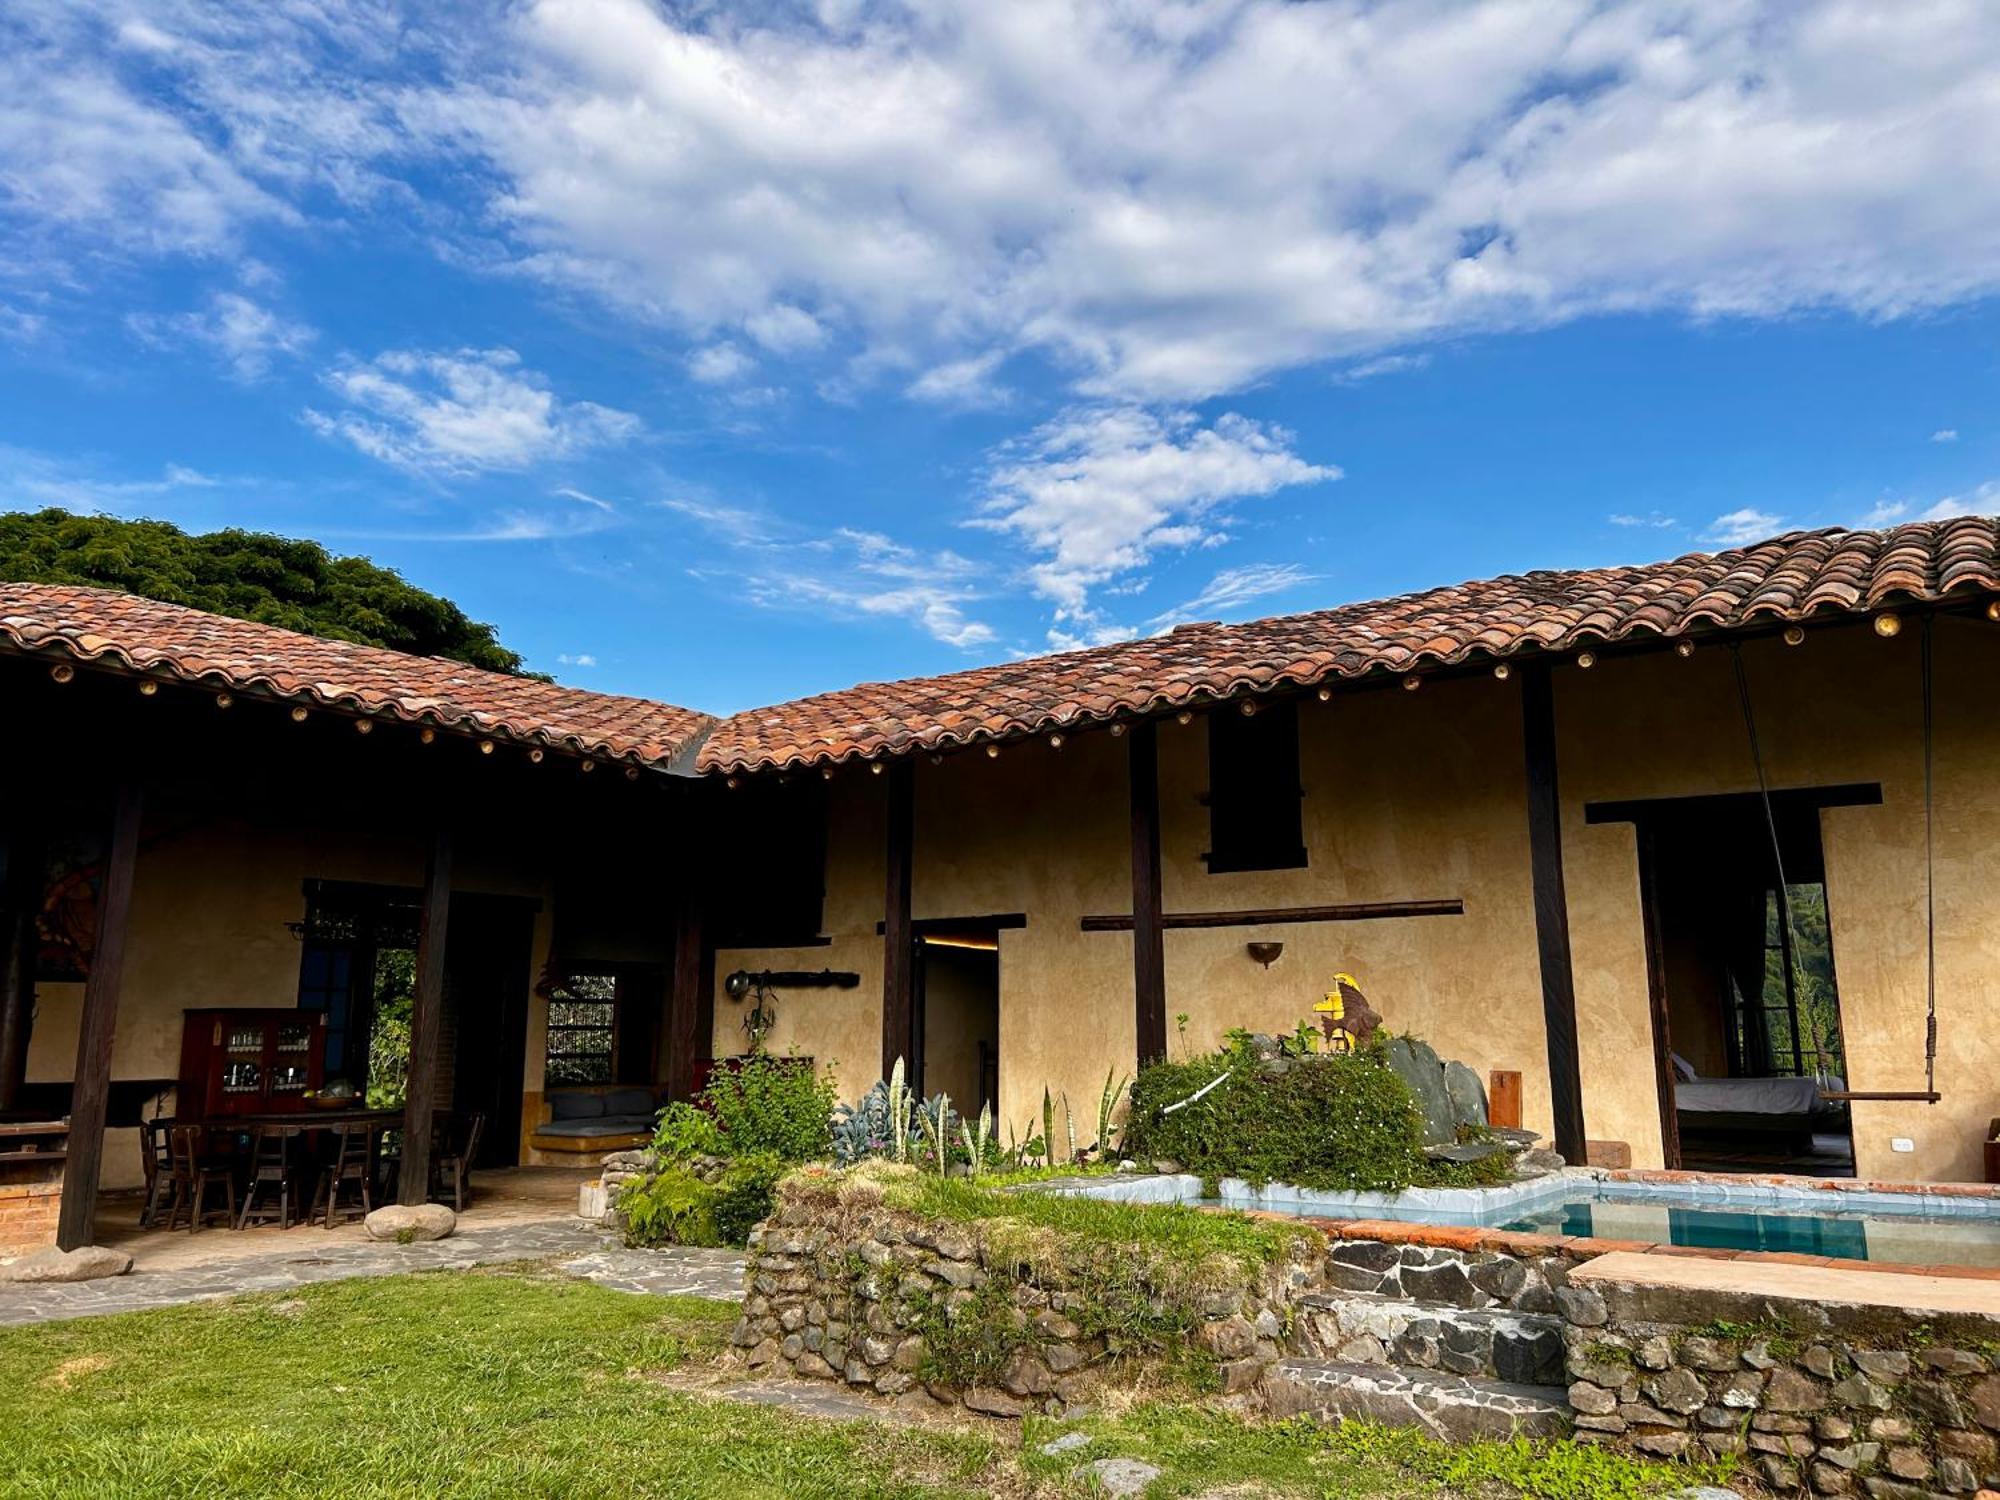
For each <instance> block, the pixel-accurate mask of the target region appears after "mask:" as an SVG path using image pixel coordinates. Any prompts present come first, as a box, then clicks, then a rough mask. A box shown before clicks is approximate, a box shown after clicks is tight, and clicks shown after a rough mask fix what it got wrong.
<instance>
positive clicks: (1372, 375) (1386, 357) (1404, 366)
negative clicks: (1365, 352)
mask: <svg viewBox="0 0 2000 1500" xmlns="http://www.w3.org/2000/svg"><path fill="white" fill-rule="evenodd" d="M1430 362H1431V357H1430V355H1428V354H1422V353H1419V354H1378V355H1377V356H1376V357H1375V358H1373V359H1364V360H1359V361H1357V362H1356V363H1354V364H1351V365H1348V366H1347V367H1346V368H1345V369H1342V370H1339V371H1336V372H1335V374H1334V377H1333V378H1334V382H1335V383H1336V384H1338V385H1360V384H1361V383H1362V382H1363V381H1368V380H1375V379H1377V378H1379V377H1381V376H1383V375H1409V374H1413V373H1415V372H1416V371H1418V370H1422V369H1427V368H1429V366H1430Z"/></svg>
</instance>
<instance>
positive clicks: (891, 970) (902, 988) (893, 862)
mask: <svg viewBox="0 0 2000 1500" xmlns="http://www.w3.org/2000/svg"><path fill="white" fill-rule="evenodd" d="M887 779H888V782H889V810H888V841H887V842H888V856H889V858H888V883H887V887H886V889H885V890H884V892H883V897H882V1076H883V1077H884V1078H887V1077H888V1076H889V1073H890V1070H891V1069H893V1068H894V1067H895V1066H896V1059H897V1058H899V1057H900V1058H902V1059H904V1065H905V1067H906V1068H907V1069H909V1070H910V1071H911V1072H912V1074H914V1073H915V1072H917V1071H918V1070H920V1069H921V1067H922V1064H923V1059H921V1058H918V1057H912V1056H911V1055H910V1052H911V1044H912V1040H913V1038H914V1037H915V1035H916V1002H915V994H916V959H917V945H916V937H915V935H914V933H913V932H912V931H911V928H910V861H911V854H912V844H913V842H914V838H915V828H916V801H917V798H916V767H915V765H913V764H912V763H911V762H910V761H908V760H899V761H895V762H893V763H891V765H890V767H889V770H888V777H887Z"/></svg>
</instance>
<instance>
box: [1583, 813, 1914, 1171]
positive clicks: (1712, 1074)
mask: <svg viewBox="0 0 2000 1500" xmlns="http://www.w3.org/2000/svg"><path fill="white" fill-rule="evenodd" d="M1853 791H1854V789H1851V788H1829V789H1812V788H1808V789H1804V790H1799V791H1787V792H1778V793H1774V794H1773V795H1772V797H1771V802H1770V811H1769V815H1768V817H1767V815H1766V810H1765V806H1764V803H1763V801H1762V799H1761V798H1759V797H1756V796H1742V795H1727V796H1716V797H1688V798H1674V799H1671V800H1663V801H1659V802H1648V803H1627V804H1621V805H1620V808H1619V810H1618V811H1619V815H1620V817H1621V818H1630V820H1631V821H1632V822H1633V823H1634V824H1635V825H1636V828H1637V833H1638V850H1639V865H1640V890H1641V897H1642V905H1643V908H1644V920H1645V924H1646V962H1647V971H1648V974H1647V978H1648V988H1649V991H1650V1000H1651V1007H1652V1017H1653V1035H1654V1046H1655V1059H1654V1060H1655V1071H1656V1074H1657V1078H1658V1087H1659V1092H1660V1109H1661V1136H1662V1140H1663V1142H1664V1145H1665V1155H1666V1162H1667V1165H1668V1166H1670V1167H1687V1168H1690V1169H1699V1170H1703V1171H1722V1172H1730V1171H1741V1172H1773V1171H1779V1172H1809V1173H1814V1174H1818V1175H1824V1176H1840V1175H1849V1174H1851V1173H1852V1172H1853V1170H1854V1153H1853V1140H1852V1132H1851V1125H1850V1122H1849V1115H1848V1109H1847V1106H1846V1104H1845V1103H1844V1102H1842V1101H1840V1100H1839V1099H1837V1098H1829V1097H1828V1096H1830V1095H1840V1094H1844V1093H1845V1091H1846V1087H1847V1085H1846V1073H1847V1064H1846V1056H1845V1048H1844V1042H1843V1038H1842V1033H1841V1019H1840V992H1839V985H1838V981H1837V976H1836V973H1835V967H1834V955H1833V942H1832V930H1831V925H1830V922H1829V920H1828V909H1827V891H1826V871H1825V860H1824V855H1823V851H1822V847H1821V841H1820V825H1819V818H1820V811H1821V809H1822V808H1823V807H1825V806H1828V805H1833V804H1834V803H1835V802H1847V801H1853V800H1857V799H1856V798H1855V797H1853V796H1850V795H1845V794H1847V793H1851V792H1853ZM1877 795H1878V796H1879V793H1878V794H1877ZM1602 813H1603V810H1602V809H1592V810H1591V815H1592V817H1593V820H1594V821H1609V820H1610V819H1609V817H1607V816H1603V815H1601V814H1602Z"/></svg>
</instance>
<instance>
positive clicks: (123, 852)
mask: <svg viewBox="0 0 2000 1500" xmlns="http://www.w3.org/2000/svg"><path fill="white" fill-rule="evenodd" d="M144 802H145V799H144V797H143V795H142V794H141V793H140V790H139V788H138V786H137V785H136V784H134V783H132V782H126V783H124V784H123V785H121V786H120V787H119V788H118V802H117V807H116V810H115V811H114V812H113V813H112V817H111V847H110V850H109V852H108V854H107V856H106V858H105V863H104V884H103V887H102V888H101V889H100V891H99V892H98V898H97V937H96V941H95V942H94V943H93V944H92V947H91V952H90V974H89V976H88V978H87V979H86V980H85V981H84V986H83V1017H82V1020H81V1023H80V1025H79V1028H78V1032H77V1038H76V1086H75V1088H74V1090H73V1091H72V1092H71V1094H70V1105H69V1157H68V1159H67V1160H66V1161H65V1162H64V1164H63V1195H62V1211H61V1216H60V1217H59V1218H58V1219H57V1221H56V1244H57V1245H58V1246H60V1247H61V1248H62V1249H64V1250H75V1249H79V1248H81V1247H82V1246H84V1245H88V1244H89V1243H90V1242H91V1237H92V1236H93V1235H94V1234H95V1233H96V1232H97V1177H98V1171H99V1169H100V1168H101V1167H102V1165H103V1162H104V1114H105V1108H106V1106H107V1105H108V1104H109V1102H110V1098H111V1044H112V1042H113V1041H114V1040H115V1038H116V1036H117V1030H118V986H119V982H120V980H121V979H122V978H123V976H124V972H125V937H126V933H127V931H128V929H129V928H130V926H131V917H132V873H133V870H134V869H135V868H136V866H137V865H138V862H139V817H140V812H141V810H142V808H143V806H144Z"/></svg>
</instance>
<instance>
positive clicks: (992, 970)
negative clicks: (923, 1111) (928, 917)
mask: <svg viewBox="0 0 2000 1500" xmlns="http://www.w3.org/2000/svg"><path fill="white" fill-rule="evenodd" d="M914 941H915V943H916V949H917V951H916V965H915V975H914V991H915V993H914V996H913V1001H912V1009H913V1012H914V1015H913V1025H912V1031H913V1033H914V1035H913V1037H912V1042H911V1053H912V1056H913V1058H914V1059H915V1062H914V1068H913V1072H914V1075H915V1076H914V1079H913V1082H914V1085H915V1087H916V1088H917V1089H918V1090H919V1091H920V1092H921V1093H922V1094H923V1095H924V1096H925V1097H926V1098H928V1097H930V1096H932V1095H934V1094H941V1093H942V1094H949V1095H950V1096H951V1103H952V1108H954V1109H956V1110H957V1111H958V1112H959V1113H960V1114H961V1115H963V1116H965V1117H966V1118H967V1119H972V1118H976V1117H977V1116H978V1114H979V1110H980V1107H981V1105H990V1106H991V1107H992V1109H993V1111H994V1113H995V1114H996V1115H997V1114H998V1113H999V1109H1000V933H999V929H998V928H996V927H991V926H980V925H977V923H976V922H967V923H964V924H955V923H946V922H939V921H929V922H925V923H923V924H921V925H920V927H919V929H918V931H917V933H916V935H915V939H914Z"/></svg>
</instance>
